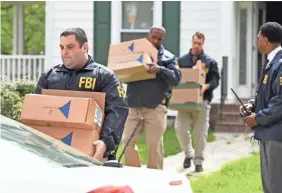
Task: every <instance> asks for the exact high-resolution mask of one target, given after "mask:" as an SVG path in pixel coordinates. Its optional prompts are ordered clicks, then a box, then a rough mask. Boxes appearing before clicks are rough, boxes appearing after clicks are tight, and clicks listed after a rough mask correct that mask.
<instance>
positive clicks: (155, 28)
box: [150, 26, 166, 34]
mask: <svg viewBox="0 0 282 193" xmlns="http://www.w3.org/2000/svg"><path fill="white" fill-rule="evenodd" d="M153 30H159V31H162V32H163V33H164V34H166V30H165V28H164V27H162V26H152V27H151V29H150V33H152V32H153Z"/></svg>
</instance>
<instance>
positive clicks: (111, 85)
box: [36, 28, 128, 161]
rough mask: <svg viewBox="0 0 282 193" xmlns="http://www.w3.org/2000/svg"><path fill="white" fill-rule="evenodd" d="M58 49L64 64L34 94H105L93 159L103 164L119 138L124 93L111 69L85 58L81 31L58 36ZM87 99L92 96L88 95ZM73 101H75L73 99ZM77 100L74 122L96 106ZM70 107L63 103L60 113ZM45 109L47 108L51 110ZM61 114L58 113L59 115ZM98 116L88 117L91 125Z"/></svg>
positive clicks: (47, 75) (41, 81) (49, 73)
mask: <svg viewBox="0 0 282 193" xmlns="http://www.w3.org/2000/svg"><path fill="white" fill-rule="evenodd" d="M60 48H61V57H62V60H63V64H60V65H57V66H54V67H52V68H51V69H48V70H47V71H45V72H44V73H43V74H42V75H41V77H40V79H39V81H38V84H37V88H36V93H37V94H41V93H42V89H57V90H71V91H85V92H101V93H105V94H106V99H105V111H104V113H105V116H104V118H103V125H101V127H102V128H101V132H100V136H99V137H98V139H99V140H97V141H95V142H94V144H95V148H96V150H95V154H94V158H96V159H98V160H100V161H102V160H104V158H109V157H110V156H111V152H113V151H114V150H115V149H116V148H117V146H118V145H119V143H120V140H121V137H122V133H123V129H124V124H125V121H126V119H127V116H128V105H127V100H126V96H125V91H124V90H123V86H122V84H121V82H120V81H119V79H118V78H117V77H116V76H115V74H114V73H113V72H112V71H111V70H109V69H108V68H107V67H105V66H103V65H101V64H98V63H95V62H94V60H93V59H92V58H91V57H90V56H89V55H88V40H87V36H86V34H85V32H84V30H82V29H81V28H70V29H67V30H65V31H64V32H63V33H62V34H61V35H60ZM43 94H44V93H43ZM62 95H64V94H61V96H62ZM83 95H87V94H83ZM88 98H93V97H91V96H89V97H88ZM60 100H61V101H63V100H65V99H64V97H63V98H62V97H60ZM53 101H54V102H53V106H54V108H53V109H58V108H57V107H58V105H59V104H58V102H55V101H56V100H55V99H54V100H53ZM72 101H75V100H74V99H72ZM76 101H77V102H76V103H75V102H73V103H72V105H74V104H80V105H79V106H78V107H77V108H76V109H77V116H75V115H73V118H75V119H76V120H77V121H78V117H80V116H79V115H78V114H79V113H81V112H80V111H85V112H87V111H91V112H93V111H94V110H95V109H94V106H93V105H90V107H89V108H90V109H89V108H88V106H87V105H89V104H93V103H94V104H96V103H95V102H93V101H92V100H82V99H81V100H80V101H78V100H76ZM97 102H98V101H97ZM62 104H63V103H62ZM82 104H84V105H86V106H85V108H82V106H81V105H82ZM69 105H70V104H68V103H66V105H64V106H62V107H60V111H61V112H62V113H63V112H65V111H66V109H71V107H70V106H69ZM102 105H103V104H102ZM95 106H96V105H95ZM55 107H56V108H55ZM48 108H49V109H50V107H48ZM100 108H101V105H100ZM51 109H52V108H51ZM76 109H74V110H73V111H75V110H76ZM87 109H88V110H87ZM96 109H98V108H96ZM96 111H97V110H96ZM66 112H71V110H67V111H66ZM62 113H59V114H58V116H59V115H61V114H62ZM63 114H65V113H63ZM96 114H97V112H96ZM98 114H99V113H98ZM98 114H97V115H96V117H95V118H94V117H93V113H92V114H90V115H91V117H92V118H93V119H92V122H93V121H94V122H97V117H99V115H98ZM67 117H68V116H67ZM80 120H82V118H80ZM88 121H89V120H88ZM80 122H81V121H80ZM82 140H83V139H82Z"/></svg>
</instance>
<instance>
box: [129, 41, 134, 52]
mask: <svg viewBox="0 0 282 193" xmlns="http://www.w3.org/2000/svg"><path fill="white" fill-rule="evenodd" d="M128 49H129V50H130V51H131V52H133V50H134V42H133V43H132V44H131V45H130V46H129V47H128Z"/></svg>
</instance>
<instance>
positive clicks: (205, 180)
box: [191, 153, 263, 193]
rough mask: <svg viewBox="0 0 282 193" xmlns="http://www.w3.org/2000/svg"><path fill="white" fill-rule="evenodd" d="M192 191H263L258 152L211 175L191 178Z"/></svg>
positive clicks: (218, 192) (220, 192)
mask: <svg viewBox="0 0 282 193" xmlns="http://www.w3.org/2000/svg"><path fill="white" fill-rule="evenodd" d="M191 186H192V189H193V193H263V190H262V185H261V176H260V160H259V154H258V153H254V154H253V155H252V156H250V157H247V158H243V159H239V160H236V161H234V162H231V163H230V164H227V165H225V166H224V167H223V168H222V169H221V170H220V171H218V172H215V173H213V174H211V175H208V176H207V175H206V176H204V175H202V176H199V177H198V178H196V179H195V180H191Z"/></svg>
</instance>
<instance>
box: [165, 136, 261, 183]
mask: <svg viewBox="0 0 282 193" xmlns="http://www.w3.org/2000/svg"><path fill="white" fill-rule="evenodd" d="M215 135H216V140H215V141H213V142H210V143H208V144H207V146H206V158H205V161H204V163H203V168H204V172H202V173H200V174H203V173H211V172H214V171H216V170H219V169H220V168H221V167H222V166H223V165H224V164H226V163H228V162H230V161H233V160H236V159H240V158H242V157H246V156H249V155H251V153H253V152H258V150H259V146H258V144H257V142H255V141H253V142H250V138H251V136H252V134H251V133H249V134H246V133H239V134H230V133H216V134H215ZM183 160H184V153H183V152H182V153H179V154H176V155H173V156H169V157H167V158H165V160H164V170H174V171H177V172H180V173H184V174H185V175H188V176H190V177H189V178H193V177H195V176H197V174H196V173H195V172H194V169H195V167H194V164H192V165H191V167H190V168H189V169H183V166H182V165H183V164H182V163H183Z"/></svg>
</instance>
